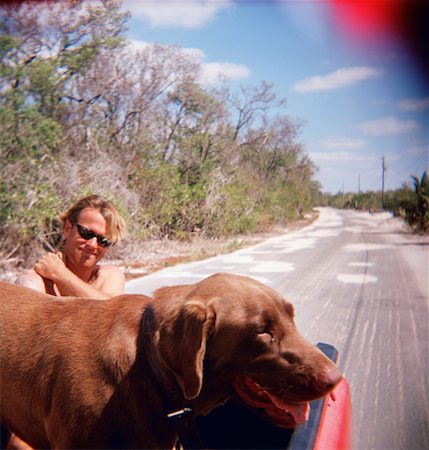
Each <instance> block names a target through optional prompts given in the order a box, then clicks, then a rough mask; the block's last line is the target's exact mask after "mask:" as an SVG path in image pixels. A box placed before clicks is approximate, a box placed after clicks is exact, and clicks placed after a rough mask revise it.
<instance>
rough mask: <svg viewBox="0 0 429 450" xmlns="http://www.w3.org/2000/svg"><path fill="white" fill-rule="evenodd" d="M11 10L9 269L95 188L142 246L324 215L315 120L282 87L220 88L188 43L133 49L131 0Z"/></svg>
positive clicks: (0, 254)
mask: <svg viewBox="0 0 429 450" xmlns="http://www.w3.org/2000/svg"><path fill="white" fill-rule="evenodd" d="M0 13H1V14H2V23H1V25H0V26H1V33H0V89H1V92H2V96H1V97H0V157H1V160H2V165H1V167H0V180H1V181H0V208H1V209H0V235H1V236H2V237H1V242H0V244H1V251H0V261H1V260H3V261H4V260H8V259H14V258H16V259H17V261H18V262H19V261H21V262H23V263H24V261H25V263H24V264H31V258H34V257H35V256H36V255H37V254H38V252H40V251H41V250H42V248H43V245H44V246H45V247H46V246H54V245H55V244H56V243H57V242H58V239H59V234H58V223H57V221H56V217H57V216H58V213H59V212H60V211H61V210H62V209H63V208H66V207H67V206H68V205H69V204H70V203H71V202H73V201H74V200H75V199H76V198H78V197H79V196H80V195H83V194H87V193H90V192H92V193H101V194H103V195H105V196H106V197H108V198H110V199H112V200H113V201H114V202H115V203H116V204H117V205H118V206H119V207H120V209H121V211H122V212H123V214H124V216H125V218H126V219H127V222H128V227H129V234H130V235H132V237H133V241H134V240H135V239H148V238H151V237H157V238H159V237H168V238H176V239H177V238H178V239H189V238H190V237H192V236H193V235H195V234H205V235H207V236H209V237H220V236H225V235H233V234H236V233H245V232H252V231H256V230H264V229H266V228H269V227H271V226H273V225H275V224H280V223H282V224H283V223H286V222H287V221H288V220H292V219H294V218H296V217H298V216H299V215H301V214H302V213H303V212H304V211H306V210H309V209H311V208H312V206H313V204H314V199H315V197H316V196H317V195H318V186H317V184H316V183H315V182H314V180H313V175H314V171H315V167H314V165H313V163H312V162H311V161H310V160H309V159H308V157H307V156H306V155H305V154H304V149H303V147H302V145H301V144H300V143H299V142H298V136H299V132H300V128H301V123H300V122H299V121H298V120H296V119H293V118H291V117H289V116H287V115H285V113H284V108H285V99H282V98H277V96H276V95H275V94H274V92H273V87H272V85H270V84H268V83H261V85H259V86H242V87H241V88H240V89H239V90H238V91H237V92H232V91H231V90H230V88H229V87H228V86H227V85H226V84H219V85H217V86H216V87H210V86H207V85H205V84H203V82H202V81H201V78H200V76H199V74H200V72H201V67H200V63H199V61H198V60H197V59H195V57H193V56H192V55H190V54H187V53H185V52H183V50H182V49H180V48H179V47H176V46H165V45H149V46H146V47H144V48H142V49H135V48H133V46H131V45H128V43H127V42H126V40H125V38H124V31H125V29H126V21H127V19H128V14H127V13H125V12H123V11H122V10H121V4H120V3H119V2H117V1H113V0H102V1H100V2H83V1H80V0H77V1H73V2H70V1H59V2H54V3H52V2H50V3H49V4H48V3H46V4H45V3H43V4H40V3H37V2H18V3H14V2H11V3H8V2H6V3H5V5H2V6H1V7H0ZM29 255H31V256H29Z"/></svg>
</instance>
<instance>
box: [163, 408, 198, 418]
mask: <svg viewBox="0 0 429 450" xmlns="http://www.w3.org/2000/svg"><path fill="white" fill-rule="evenodd" d="M190 413H192V408H183V409H179V410H177V411H173V412H171V413H169V414H167V417H168V418H169V419H180V418H182V417H183V416H184V415H187V414H190Z"/></svg>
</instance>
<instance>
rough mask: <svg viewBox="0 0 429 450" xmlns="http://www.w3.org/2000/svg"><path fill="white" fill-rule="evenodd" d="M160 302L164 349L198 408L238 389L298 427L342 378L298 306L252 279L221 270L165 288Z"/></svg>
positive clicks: (265, 411)
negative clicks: (301, 326)
mask: <svg viewBox="0 0 429 450" xmlns="http://www.w3.org/2000/svg"><path fill="white" fill-rule="evenodd" d="M157 303H158V307H159V310H160V313H161V314H160V316H161V319H160V320H161V324H160V325H161V326H160V328H159V330H158V333H157V337H156V345H157V348H158V353H159V356H160V358H161V360H162V361H163V363H164V364H165V365H166V366H167V367H168V369H170V370H171V371H172V372H173V373H174V375H175V377H176V380H177V381H178V383H179V385H180V386H181V388H182V391H183V394H184V397H185V398H187V399H189V400H192V403H193V406H194V408H195V410H196V411H197V413H199V414H206V413H208V412H209V411H210V410H211V409H212V408H213V407H215V406H217V405H219V404H220V403H222V402H223V401H225V400H226V399H227V398H228V397H230V396H236V397H238V398H239V399H241V401H242V402H244V403H245V404H247V405H248V406H249V407H251V408H255V409H257V410H258V412H259V413H261V414H262V415H264V416H266V417H267V418H268V419H269V420H271V421H272V422H274V423H276V424H277V425H279V426H282V427H294V426H296V425H297V424H299V423H302V422H304V421H305V420H306V418H307V417H308V412H309V406H308V401H310V400H314V399H316V398H318V397H321V396H324V395H326V394H327V393H328V392H330V391H331V390H332V389H333V388H334V387H335V386H336V385H337V384H338V383H339V382H340V380H341V379H342V375H341V373H340V371H339V370H338V369H337V367H336V366H335V365H334V364H333V363H332V362H331V361H330V360H329V359H328V358H327V357H326V356H325V355H324V354H323V353H322V352H321V351H320V350H319V349H318V348H317V347H315V346H314V345H312V344H310V343H309V342H308V341H306V340H305V339H304V338H303V337H302V336H301V335H300V334H299V332H298V331H297V329H296V327H295V323H294V311H293V307H292V305H291V304H290V303H288V302H286V301H285V300H284V299H283V298H282V297H281V296H280V295H279V294H278V293H277V292H276V291H274V290H273V289H271V288H269V287H267V286H265V285H263V284H261V283H259V282H257V281H255V280H253V279H250V278H247V277H242V276H236V275H228V274H216V275H213V276H211V277H209V278H206V279H205V280H203V281H201V282H199V283H197V284H195V285H187V286H176V287H166V288H161V289H159V290H158V291H157V292H156V293H155V304H157ZM158 307H157V308H158ZM158 318H159V316H158Z"/></svg>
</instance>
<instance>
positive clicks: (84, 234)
mask: <svg viewBox="0 0 429 450" xmlns="http://www.w3.org/2000/svg"><path fill="white" fill-rule="evenodd" d="M72 224H73V225H76V228H77V232H78V233H79V236H80V237H81V238H82V239H85V241H89V240H90V239H92V238H95V237H96V238H97V242H98V245H99V246H100V247H109V246H111V245H112V243H111V242H110V241H109V240H108V239H107V238H106V236H101V235H100V234H97V233H94V232H93V231H92V230H90V229H88V228H86V227H83V226H82V225H79V224H78V223H77V222H72Z"/></svg>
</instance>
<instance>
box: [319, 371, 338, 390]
mask: <svg viewBox="0 0 429 450" xmlns="http://www.w3.org/2000/svg"><path fill="white" fill-rule="evenodd" d="M342 379H343V374H342V372H341V371H340V370H339V369H338V368H337V367H335V368H333V369H329V370H325V371H324V372H321V373H320V374H319V375H317V376H316V378H315V384H316V386H317V387H318V388H319V389H321V390H323V391H330V390H331V389H333V388H334V387H335V386H336V385H337V384H338V383H339V382H340V381H341V380H342Z"/></svg>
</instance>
